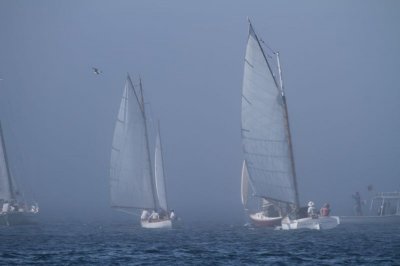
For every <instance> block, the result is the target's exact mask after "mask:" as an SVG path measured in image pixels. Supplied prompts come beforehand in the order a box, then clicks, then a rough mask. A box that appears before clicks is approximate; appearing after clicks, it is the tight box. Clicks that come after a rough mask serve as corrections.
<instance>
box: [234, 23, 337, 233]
mask: <svg viewBox="0 0 400 266" xmlns="http://www.w3.org/2000/svg"><path fill="white" fill-rule="evenodd" d="M274 54H275V55H276V60H277V61H276V63H277V67H278V75H279V80H277V78H276V76H275V75H274V72H273V70H272V67H271V62H269V60H268V59H267V56H266V54H265V53H264V50H263V48H262V46H261V44H260V40H259V39H258V37H257V35H256V33H255V31H254V29H253V26H252V25H251V23H250V22H249V36H248V41H247V48H246V55H245V60H244V61H245V63H244V77H243V89H242V143H243V151H244V162H243V170H242V180H245V179H246V178H247V179H248V183H249V184H250V185H251V186H250V187H251V188H252V189H251V192H252V195H251V196H252V197H253V198H258V199H259V205H261V206H260V207H259V208H258V210H248V211H247V212H249V218H250V220H251V222H252V223H253V224H254V225H256V226H267V227H268V226H277V225H281V224H282V228H285V229H294V228H295V227H296V228H300V227H302V225H303V224H304V223H301V224H299V225H297V224H298V223H299V220H297V219H295V220H294V221H292V220H291V219H289V218H288V215H289V214H292V213H298V210H299V209H300V204H299V194H298V188H297V179H296V173H295V166H294V156H293V149H292V142H291V136H290V128H289V120H288V112H287V105H286V99H285V94H284V90H283V81H282V75H281V68H280V62H279V53H277V52H276V53H275V52H274ZM246 176H247V177H246ZM242 184H243V181H242ZM242 199H243V185H242ZM284 217H285V218H284ZM283 218H284V219H283ZM295 218H297V217H295ZM305 219H307V224H310V222H309V221H308V220H310V219H311V218H308V217H307V218H305ZM323 219H324V220H323V221H324V222H322V221H320V218H317V219H313V220H312V226H308V225H307V226H305V227H306V228H315V229H321V228H322V227H324V228H327V227H328V226H326V225H325V224H326V221H328V220H329V222H331V223H332V224H335V225H337V222H338V219H336V218H332V217H324V218H323ZM300 222H301V221H300ZM287 223H289V224H292V223H293V225H292V226H286V224H287ZM294 223H296V225H294ZM322 224H324V225H323V226H322ZM314 225H315V226H314ZM320 225H321V226H320ZM317 227H321V228H317Z"/></svg>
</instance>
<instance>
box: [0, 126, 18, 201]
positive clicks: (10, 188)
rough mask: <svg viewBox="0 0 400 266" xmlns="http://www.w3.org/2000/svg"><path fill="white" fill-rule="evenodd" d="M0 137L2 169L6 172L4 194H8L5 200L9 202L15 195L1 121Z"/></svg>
mask: <svg viewBox="0 0 400 266" xmlns="http://www.w3.org/2000/svg"><path fill="white" fill-rule="evenodd" d="M0 135H1V139H0V141H1V145H2V149H3V152H2V153H3V157H4V164H5V165H4V167H5V170H6V172H5V175H6V179H5V181H6V183H7V185H6V186H7V187H8V188H7V189H8V191H6V193H5V194H9V199H7V200H10V199H15V193H14V189H13V186H12V180H11V172H10V167H9V164H8V157H7V150H6V143H5V140H4V133H3V128H2V126H1V121H0ZM7 192H8V193H7Z"/></svg>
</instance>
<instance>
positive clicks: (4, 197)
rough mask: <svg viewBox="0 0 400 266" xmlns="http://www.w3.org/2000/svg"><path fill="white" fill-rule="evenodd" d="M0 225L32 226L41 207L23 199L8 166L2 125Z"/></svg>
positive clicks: (0, 147)
mask: <svg viewBox="0 0 400 266" xmlns="http://www.w3.org/2000/svg"><path fill="white" fill-rule="evenodd" d="M0 142H1V143H0V225H6V226H9V225H18V224H30V223H32V222H33V220H32V218H33V217H34V216H36V214H37V213H38V212H39V206H38V205H37V203H36V204H33V205H29V204H27V202H26V201H25V200H24V199H23V198H22V196H21V193H20V192H19V190H18V189H17V185H16V182H15V180H14V178H13V176H12V175H11V171H10V167H9V164H8V158H7V151H6V145H5V141H4V134H3V129H2V127H1V123H0Z"/></svg>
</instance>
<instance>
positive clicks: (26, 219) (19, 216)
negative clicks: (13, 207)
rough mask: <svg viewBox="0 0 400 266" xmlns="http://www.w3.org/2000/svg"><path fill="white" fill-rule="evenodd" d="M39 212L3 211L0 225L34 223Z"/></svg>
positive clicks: (0, 216) (0, 215)
mask: <svg viewBox="0 0 400 266" xmlns="http://www.w3.org/2000/svg"><path fill="white" fill-rule="evenodd" d="M36 216H37V213H34V212H2V213H0V225H5V226H12V225H27V224H34V223H35V221H34V218H35V217H36Z"/></svg>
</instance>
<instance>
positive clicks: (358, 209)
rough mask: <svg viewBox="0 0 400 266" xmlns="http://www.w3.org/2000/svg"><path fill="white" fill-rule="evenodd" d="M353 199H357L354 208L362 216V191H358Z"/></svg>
mask: <svg viewBox="0 0 400 266" xmlns="http://www.w3.org/2000/svg"><path fill="white" fill-rule="evenodd" d="M353 199H354V201H355V204H354V210H355V213H356V215H357V216H362V215H363V214H362V209H361V196H360V193H358V192H356V194H355V195H353Z"/></svg>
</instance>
